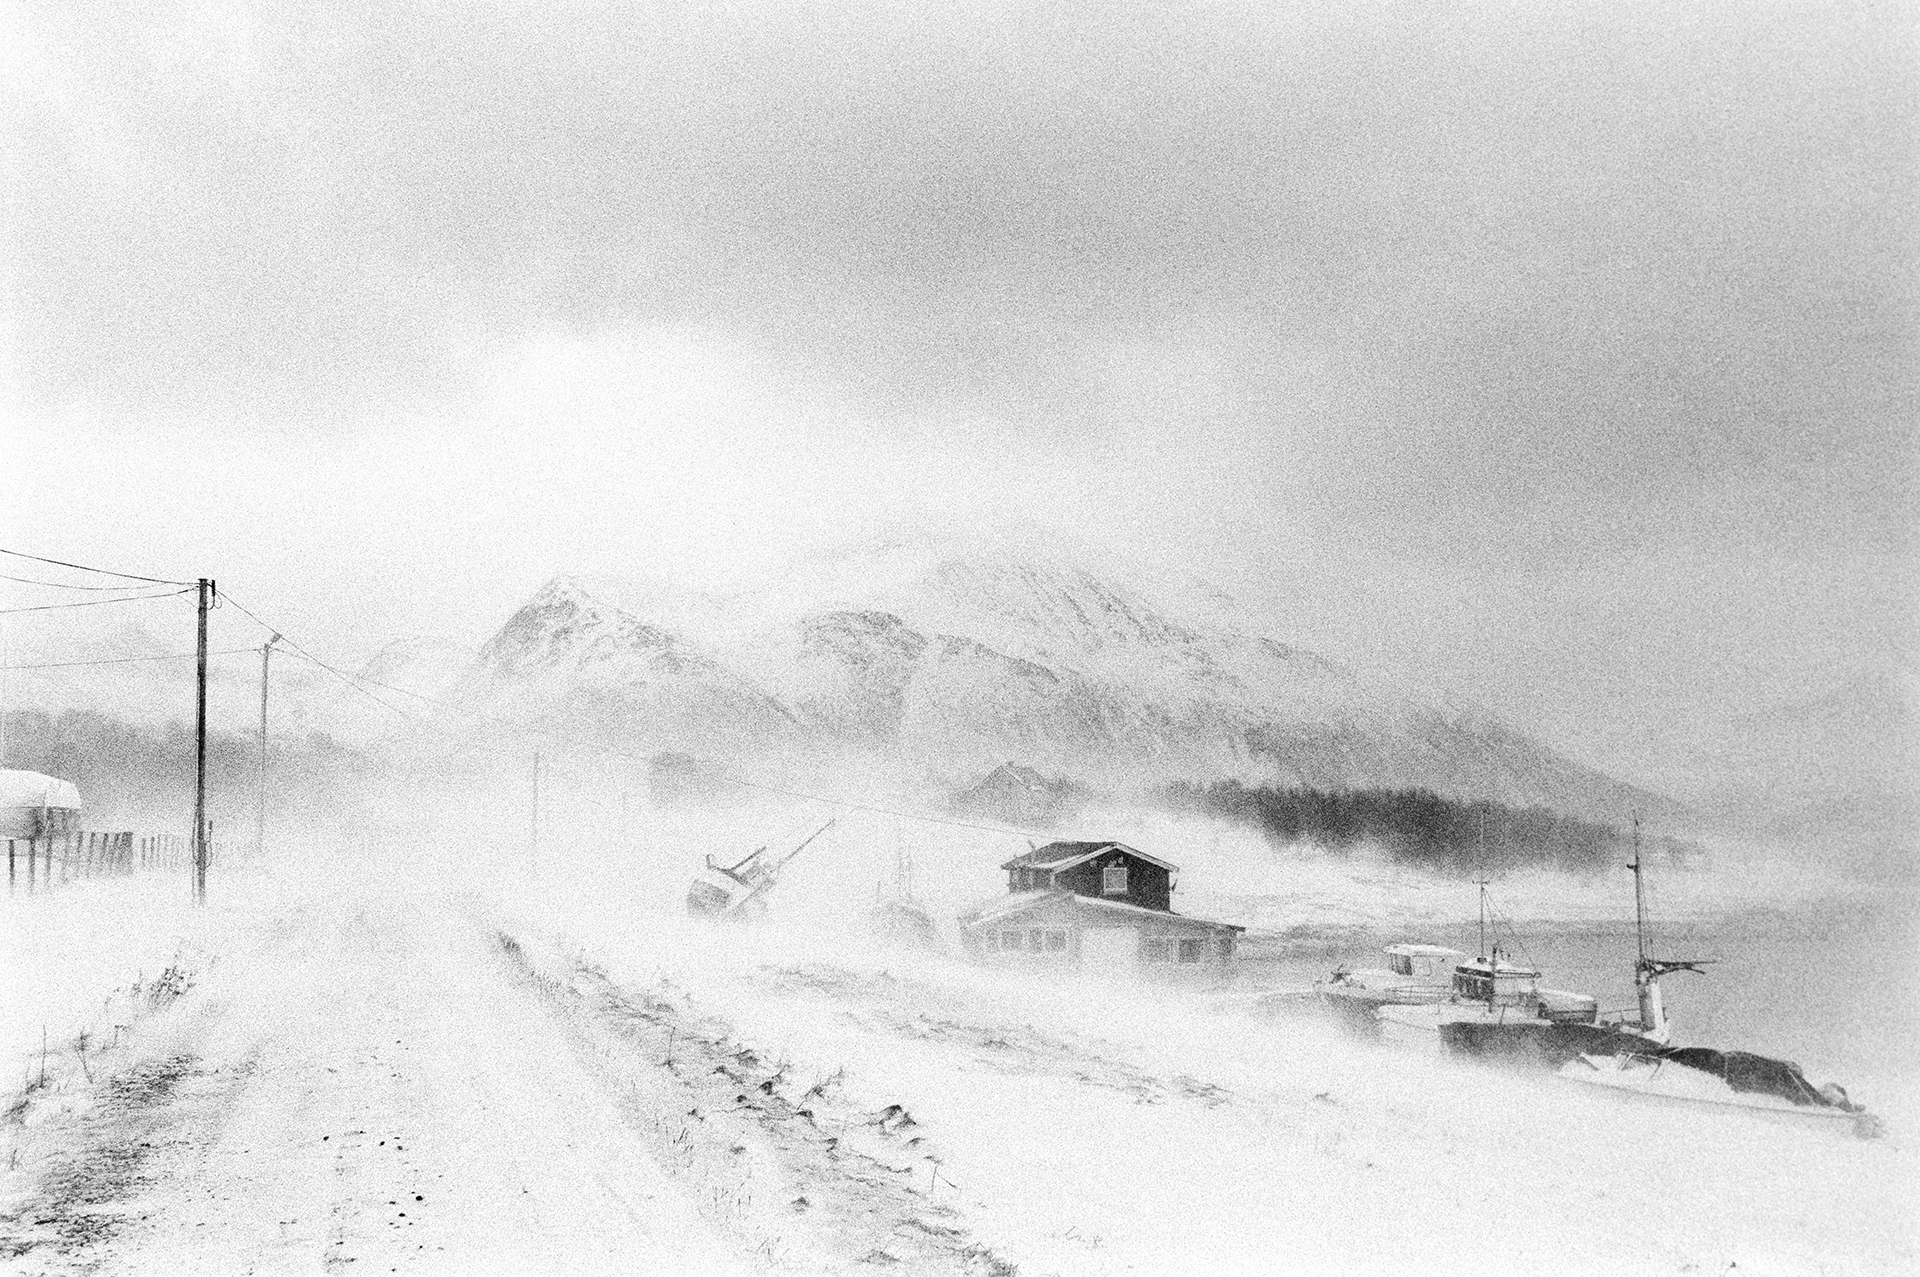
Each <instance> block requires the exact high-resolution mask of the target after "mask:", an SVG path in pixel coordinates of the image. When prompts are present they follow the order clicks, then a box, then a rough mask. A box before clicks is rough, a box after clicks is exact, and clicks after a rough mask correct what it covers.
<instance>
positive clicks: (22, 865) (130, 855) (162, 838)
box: [7, 831, 218, 893]
mask: <svg viewBox="0 0 1920 1277" xmlns="http://www.w3.org/2000/svg"><path fill="white" fill-rule="evenodd" d="M217 850H218V847H217V844H214V843H212V842H211V841H209V843H208V845H207V862H208V863H209V864H211V863H212V862H213V860H214V856H215V853H216V851H217ZM192 864H193V840H192V839H191V838H186V837H183V836H181V835H179V834H149V835H143V836H136V835H135V834H133V833H132V832H131V831H119V832H85V831H75V832H73V833H66V834H55V835H53V836H51V837H47V838H9V839H7V890H8V892H9V893H11V892H13V891H17V890H19V889H20V888H21V887H23V886H24V887H25V888H26V889H27V890H28V891H29V892H33V891H45V890H50V889H51V888H53V887H57V886H59V885H60V884H61V883H63V882H71V881H74V880H75V879H80V878H103V877H115V876H121V875H125V874H131V873H136V872H138V871H140V870H161V869H178V870H186V869H189V868H191V866H192Z"/></svg>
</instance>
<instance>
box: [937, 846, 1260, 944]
mask: <svg viewBox="0 0 1920 1277" xmlns="http://www.w3.org/2000/svg"><path fill="white" fill-rule="evenodd" d="M1096 845H1097V846H1099V847H1101V848H1105V847H1110V846H1112V845H1113V844H1112V843H1098V844H1096ZM1044 904H1061V905H1064V906H1066V907H1067V908H1069V909H1089V910H1092V911H1095V912H1101V913H1119V914H1124V915H1129V916H1140V917H1147V918H1158V919H1160V920H1161V921H1162V922H1166V921H1171V922H1173V923H1174V924H1176V925H1179V924H1183V923H1184V924H1186V925H1187V926H1191V927H1197V928H1203V929H1205V930H1209V931H1233V932H1241V931H1245V930H1246V928H1245V927H1242V926H1239V925H1237V924H1235V923H1231V922H1215V921H1213V920H1212V919H1210V918H1190V917H1188V916H1187V915H1186V914H1184V913H1174V912H1173V911H1172V910H1170V909H1148V908H1146V907H1145V906H1143V905H1132V904H1127V903H1125V902H1124V901H1120V900H1101V899H1099V898H1097V897H1094V896H1082V895H1077V894H1076V893H1074V892H1071V891H1016V892H1014V893H1013V894H1011V895H1007V896H1002V897H1001V898H1000V899H998V900H995V901H993V902H992V903H991V904H988V905H984V906H982V907H981V908H979V909H976V910H974V911H973V912H972V913H969V914H964V915H962V916H961V918H960V925H961V926H962V927H965V928H967V929H969V930H971V929H972V928H974V927H978V926H981V925H983V924H985V923H989V922H998V921H1000V920H1001V919H1003V918H1011V917H1016V916H1018V915H1019V914H1023V913H1026V912H1027V911H1028V910H1030V909H1036V908H1038V907H1039V906H1041V905H1044Z"/></svg>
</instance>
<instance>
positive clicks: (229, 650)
mask: <svg viewBox="0 0 1920 1277" xmlns="http://www.w3.org/2000/svg"><path fill="white" fill-rule="evenodd" d="M255 650H257V649H255V648H251V647H225V648H221V649H220V650H219V651H217V652H209V653H207V655H209V656H232V655H234V654H235V653H237V652H252V651H255ZM196 655H198V653H196V652H165V653H162V654H161V655H159V656H110V657H106V658H103V659H101V660H97V661H42V662H39V663H38V664H34V665H0V670H65V669H74V668H77V667H79V666H82V665H128V664H131V663H133V662H134V661H190V660H192V659H193V658H194V657H195V656H196Z"/></svg>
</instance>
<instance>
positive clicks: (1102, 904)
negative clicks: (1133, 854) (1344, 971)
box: [960, 891, 1246, 932]
mask: <svg viewBox="0 0 1920 1277" xmlns="http://www.w3.org/2000/svg"><path fill="white" fill-rule="evenodd" d="M1052 901H1058V902H1060V903H1062V904H1064V905H1066V906H1068V907H1069V908H1079V907H1081V906H1085V907H1087V908H1090V909H1102V910H1106V911H1108V912H1110V913H1120V914H1126V915H1129V916H1132V917H1141V918H1160V919H1168V918H1171V919H1172V920H1173V921H1175V922H1179V923H1186V924H1187V925H1189V926H1194V927H1207V928H1211V929H1212V930H1215V931H1235V932H1238V931H1245V930H1246V928H1245V927H1242V926H1238V925H1236V924H1234V923H1231V922H1214V921H1212V920H1210V919H1207V918H1189V917H1188V916H1187V915H1185V914H1182V913H1175V912H1173V911H1172V910H1171V909H1148V908H1146V907H1145V906H1144V905H1130V904H1125V903H1123V902H1121V901H1118V900H1101V899H1099V898H1098V897H1095V896H1083V895H1080V894H1079V893H1078V892H1073V891H1016V892H1013V893H1012V894H1011V895H1007V896H1002V897H1001V898H1000V899H998V900H996V901H994V902H993V903H992V904H990V905H987V906H985V907H984V908H981V909H977V910H975V911H974V912H973V913H970V914H967V915H965V916H963V917H962V918H961V919H960V925H961V926H963V927H977V926H980V925H981V924H982V923H987V922H998V921H1000V920H1002V919H1004V918H1012V917H1017V916H1018V915H1020V914H1023V913H1027V912H1029V911H1031V910H1033V909H1035V908H1037V907H1038V906H1040V905H1043V904H1047V903H1049V902H1052Z"/></svg>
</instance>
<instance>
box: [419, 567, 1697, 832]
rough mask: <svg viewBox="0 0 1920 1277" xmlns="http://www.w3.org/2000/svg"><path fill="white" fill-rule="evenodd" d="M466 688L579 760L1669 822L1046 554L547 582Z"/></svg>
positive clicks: (1617, 790) (1390, 693)
mask: <svg viewBox="0 0 1920 1277" xmlns="http://www.w3.org/2000/svg"><path fill="white" fill-rule="evenodd" d="M1170 592H1171V591H1170ZM1156 593H1157V592H1156ZM455 692H456V695H457V696H458V698H459V699H461V700H463V701H468V702H470V703H472V704H474V705H476V706H478V707H480V708H481V709H482V710H484V712H486V713H487V714H488V715H489V716H493V717H498V718H504V719H507V720H510V721H516V722H521V723H526V724H529V725H537V726H539V727H542V728H545V729H548V730H550V731H553V732H555V733H571V734H573V736H574V739H576V740H579V741H581V742H582V743H585V742H586V741H587V740H591V741H592V742H593V743H595V744H597V745H600V746H608V747H617V748H620V749H623V750H629V751H633V752H636V753H650V752H653V751H659V750H675V751H682V752H687V753H691V754H694V755H696V756H699V757H703V758H708V759H713V760H716V761H721V762H728V763H738V764H742V765H753V764H759V765H773V764H780V765H785V764H789V763H792V762H794V761H796V760H803V759H813V760H815V761H818V760H820V759H822V758H836V759H841V760H845V761H850V762H851V761H854V760H859V759H862V758H864V759H866V760H868V765H870V766H873V765H880V766H884V767H886V768H888V769H892V770H894V771H895V772H896V773H897V772H899V771H901V769H904V770H905V772H906V773H907V774H908V775H910V776H911V775H916V774H917V778H919V779H922V780H925V781H928V782H931V783H933V784H935V785H938V786H941V787H946V788H952V787H956V786H960V785H965V784H969V783H972V782H974V781H977V780H978V779H979V778H980V777H981V776H982V775H984V774H985V773H986V772H988V771H990V770H992V769H993V768H994V767H995V766H997V765H999V764H1001V763H1003V762H1007V761H1014V762H1018V763H1021V764H1023V765H1027V766H1034V767H1039V768H1041V769H1044V770H1048V771H1053V772H1061V773H1065V774H1069V775H1072V776H1074V777H1075V778H1079V779H1083V780H1086V781H1089V782H1091V783H1095V784H1100V785H1106V786H1113V787H1120V788H1133V787H1139V786H1151V785H1158V784H1164V783H1166V782H1169V781H1172V780H1177V779H1179V780H1195V781H1212V780H1219V779H1225V778H1235V779H1240V780H1244V781H1247V782H1249V783H1264V784H1299V785H1312V786H1318V787H1326V788H1334V787H1356V786H1422V787H1427V788H1431V789H1435V790H1437V791H1439V792H1442V793H1446V794H1453V795H1461V796H1485V797H1492V798H1496V799H1499V800H1501V801H1504V802H1509V803H1517V804H1523V805H1524V804H1535V803H1537V804H1543V805H1548V806H1553V807H1556V808H1558V809H1561V810H1564V811H1569V812H1576V813H1582V814H1586V815H1592V816H1597V817H1604V818H1607V819H1617V818H1618V817H1619V816H1620V815H1621V814H1622V813H1623V812H1624V811H1625V810H1626V809H1627V808H1628V807H1629V806H1632V805H1636V804H1637V805H1639V806H1641V807H1643V808H1644V807H1649V806H1657V807H1660V808H1662V809H1663V810H1664V809H1666V808H1668V807H1669V806H1670V805H1669V804H1667V803H1666V802H1665V801H1664V800H1661V799H1659V798H1657V797H1656V796H1654V795H1652V794H1649V793H1646V792H1644V791H1639V790H1635V789H1633V788H1631V787H1629V786H1627V785H1624V784H1622V783H1620V782H1618V781H1616V780H1614V779H1612V778H1610V777H1608V776H1606V775H1604V774H1602V773H1601V772H1599V771H1598V770H1596V769H1594V768H1591V767H1588V766H1585V765H1583V764H1581V763H1579V762H1577V761H1575V760H1573V759H1570V758H1568V757H1566V756H1564V755H1562V754H1560V753H1558V752H1557V751H1555V750H1554V749H1553V748H1551V747H1550V746H1548V745H1546V744H1544V743H1542V742H1539V741H1536V740H1533V739H1530V738H1529V737H1527V736H1526V735H1525V734H1524V733H1522V732H1520V731H1518V730H1516V729H1514V728H1512V727H1509V726H1507V725H1505V724H1502V723H1499V722H1497V721H1494V720H1492V719H1490V718H1487V717H1485V716H1482V715H1478V714H1475V713H1473V712H1471V711H1468V710H1463V709H1459V708H1454V707H1445V706H1442V705H1441V704H1438V703H1435V701H1433V700H1432V699H1429V698H1425V697H1421V696H1418V695H1416V694H1414V693H1412V692H1409V691H1407V690H1404V689H1400V688H1396V687H1393V686H1390V685H1388V684H1386V683H1384V682H1381V681H1378V680H1374V679H1371V678H1369V677H1368V676H1366V675H1365V674H1364V673H1362V672H1360V671H1356V670H1354V669H1351V668H1349V667H1347V666H1346V665H1344V664H1342V663H1341V662H1339V661H1336V660H1333V659H1331V658H1329V657H1327V656H1324V655H1321V654H1319V653H1316V652H1313V651H1309V650H1306V649H1304V648H1300V647H1297V646H1293V645H1290V644H1288V643H1286V642H1284V641H1282V640H1281V639H1280V638H1277V637H1275V636H1273V635H1271V634H1268V633H1264V632H1262V631H1261V629H1259V628H1256V627H1254V626H1252V625H1251V624H1249V623H1248V622H1247V621H1245V620H1244V619H1243V618H1238V617H1236V616H1235V614H1234V609H1233V607H1232V604H1231V602H1230V601H1229V600H1227V599H1225V598H1223V597H1221V596H1220V595H1219V594H1218V593H1217V592H1216V593H1214V595H1213V596H1212V597H1211V598H1210V599H1206V600H1204V601H1202V602H1201V603H1199V604H1195V603H1194V602H1192V601H1191V600H1189V601H1187V602H1186V603H1185V604H1184V605H1182V606H1178V607H1175V606H1169V605H1167V604H1164V603H1162V602H1161V601H1160V600H1159V599H1158V598H1155V597H1153V596H1152V595H1150V594H1149V593H1148V592H1146V590H1144V589H1142V588H1139V587H1136V586H1133V585H1130V584H1122V583H1120V582H1119V581H1117V580H1114V579H1112V578H1111V577H1110V576H1108V575H1106V574H1104V573H1096V572H1095V571H1092V570H1089V569H1088V568H1086V567H1083V566H1078V565H1076V564H1073V563H1069V562H1064V561H1062V560H1061V559H1060V558H1058V557H1057V556H1052V555H1047V554H1032V553H1025V552H1018V553H1016V552H1013V551H1010V550H1006V549H1000V548H993V547H984V548H983V547H978V546H967V547H961V548H955V547H952V546H949V545H944V544H941V543H938V542H934V541H928V540H920V539H914V538H904V539H894V540H888V541H881V542H877V543H869V544H867V545H864V546H862V547H859V548H857V549H854V550H848V551H843V552H840V553H836V554H832V555H827V556H822V557H820V558H818V559H815V560H812V561H809V562H807V563H805V564H803V565H801V566H799V567H798V568H796V569H795V570H794V571H792V572H790V573H788V574H786V575H784V576H783V577H781V578H780V579H778V580H777V581H775V582H772V583H770V584H768V585H765V586H763V587H760V588H756V589H750V590H745V591H739V592H735V593H732V594H728V595H722V596H710V595H705V594H701V593H699V592H697V591H691V590H687V589H684V588H679V587H675V586H670V585H667V584H663V583H660V582H657V581H644V582H634V581H626V580H621V579H617V578H612V577H605V576H594V577H571V576H562V577H557V578H555V579H554V580H552V581H551V582H549V583H548V584H547V585H546V586H545V587H543V588H542V589H541V590H540V591H539V592H538V593H537V594H536V595H535V596H534V597H533V598H532V599H530V600H529V601H528V602H527V603H526V604H525V606H523V607H522V608H520V609H519V610H518V611H517V612H516V613H515V614H514V615H513V616H512V618H511V619H509V620H508V622H507V623H506V624H505V625H504V626H503V627H502V628H501V629H500V630H499V632H498V633H496V634H495V635H494V636H493V637H492V639H490V640H489V641H488V642H487V644H486V645H485V647H483V648H482V649H481V652H480V655H479V657H478V659H477V661H476V662H475V665H474V667H473V668H472V670H471V671H469V673H468V674H467V675H466V677H465V678H463V679H462V680H461V682H460V683H459V684H458V685H457V686H456V689H455ZM883 759H884V760H885V761H884V764H882V763H881V762H880V760H883ZM903 778H905V777H903Z"/></svg>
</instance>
